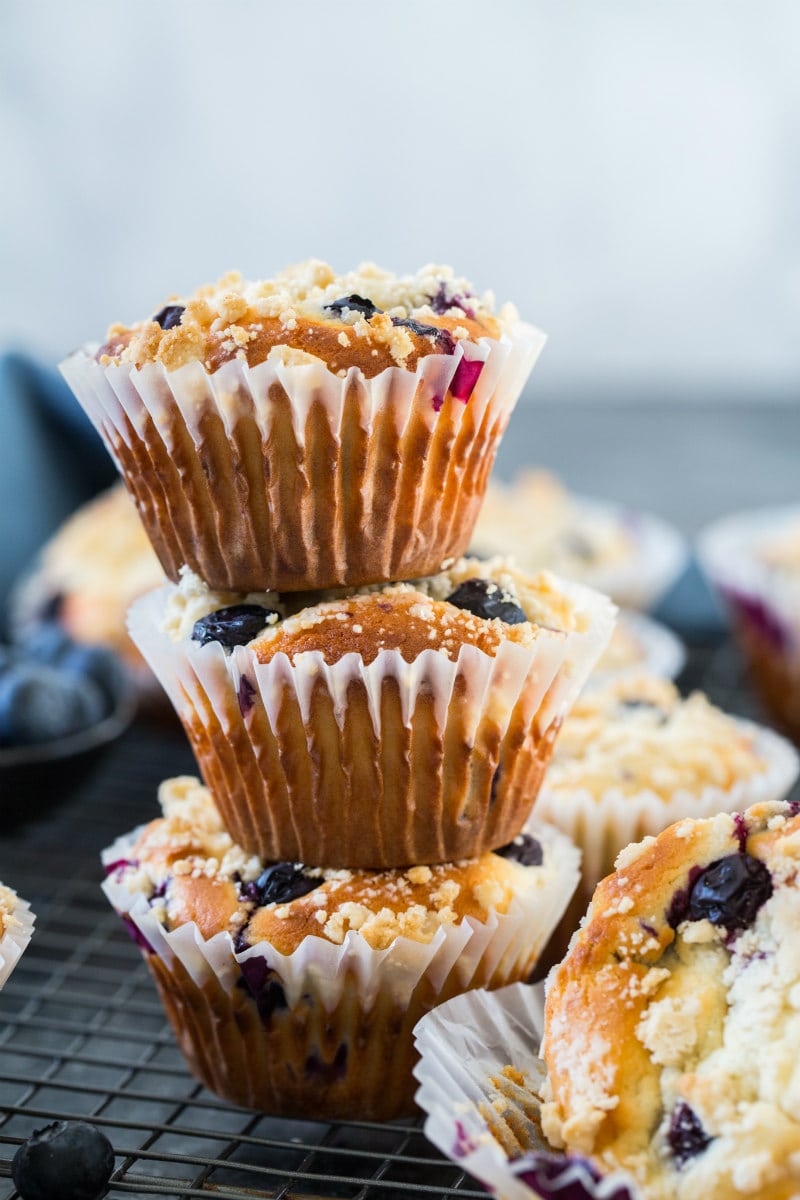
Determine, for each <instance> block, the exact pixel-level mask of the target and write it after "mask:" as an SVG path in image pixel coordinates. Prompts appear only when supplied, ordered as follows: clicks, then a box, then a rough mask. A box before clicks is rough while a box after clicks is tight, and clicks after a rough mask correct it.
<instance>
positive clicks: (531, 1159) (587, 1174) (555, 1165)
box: [511, 1153, 634, 1200]
mask: <svg viewBox="0 0 800 1200" xmlns="http://www.w3.org/2000/svg"><path fill="white" fill-rule="evenodd" d="M511 1167H512V1170H513V1173H514V1175H515V1176H516V1178H517V1179H521V1180H522V1182H523V1183H527V1185H528V1187H530V1188H531V1189H532V1190H533V1191H534V1192H535V1193H536V1195H537V1196H541V1197H543V1198H548V1197H550V1196H555V1197H557V1200H595V1198H596V1195H597V1184H598V1183H600V1181H601V1180H602V1178H603V1176H602V1175H601V1174H600V1173H599V1172H598V1171H597V1170H596V1169H595V1167H593V1166H592V1164H591V1163H590V1162H588V1161H587V1160H586V1159H585V1158H578V1157H572V1156H569V1157H564V1156H562V1155H560V1154H540V1153H534V1154H525V1155H523V1156H521V1157H520V1158H518V1159H516V1160H513V1161H512V1163H511ZM576 1169H579V1171H580V1175H581V1176H582V1177H583V1178H582V1179H581V1178H580V1177H579V1178H576V1177H575V1176H576ZM605 1200H634V1197H633V1194H632V1192H631V1190H630V1188H628V1187H626V1186H625V1185H624V1184H621V1185H620V1186H619V1187H616V1188H614V1190H613V1191H609V1192H608V1193H605Z"/></svg>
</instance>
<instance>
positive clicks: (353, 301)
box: [325, 294, 383, 321]
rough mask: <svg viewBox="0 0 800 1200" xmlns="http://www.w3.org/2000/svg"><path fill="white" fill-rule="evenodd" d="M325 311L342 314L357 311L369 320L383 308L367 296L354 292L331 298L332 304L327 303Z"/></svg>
mask: <svg viewBox="0 0 800 1200" xmlns="http://www.w3.org/2000/svg"><path fill="white" fill-rule="evenodd" d="M325 311H326V312H332V313H336V314H337V315H341V314H342V313H343V312H357V313H361V314H362V316H364V317H366V319H367V320H368V321H369V320H370V318H371V317H374V316H375V314H376V313H379V312H383V309H381V308H378V306H377V304H373V303H372V301H371V300H367V299H366V297H365V296H357V295H355V294H353V295H352V296H342V298H341V300H331V302H330V304H326V305H325Z"/></svg>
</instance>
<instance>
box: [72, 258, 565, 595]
mask: <svg viewBox="0 0 800 1200" xmlns="http://www.w3.org/2000/svg"><path fill="white" fill-rule="evenodd" d="M543 341H544V339H543V336H542V335H541V334H540V333H539V331H538V330H535V329H533V328H532V327H531V326H527V325H523V324H522V323H521V322H520V321H519V319H518V317H517V314H516V311H515V310H514V309H513V307H511V306H505V307H504V308H502V309H501V310H500V311H499V312H497V313H495V311H494V302H493V298H492V297H491V295H490V294H488V293H487V294H486V295H483V296H478V295H476V294H475V293H474V291H473V289H472V286H471V285H470V284H469V283H467V282H466V281H465V280H463V279H457V278H455V277H454V276H453V273H452V271H451V270H450V268H448V267H437V266H429V267H424V268H423V269H422V270H421V271H419V272H418V273H417V274H416V275H413V276H404V277H396V276H394V275H391V274H389V273H388V272H385V271H381V270H379V269H378V268H377V267H375V266H374V265H371V264H365V265H362V266H361V267H359V268H358V269H357V270H356V271H354V272H352V273H350V274H346V275H336V274H335V273H334V272H333V270H332V269H331V268H330V267H329V266H327V265H326V264H324V263H320V262H306V263H303V264H301V265H299V266H297V267H293V268H291V269H289V270H288V271H286V272H284V273H283V274H282V275H279V276H278V277H277V278H276V279H273V280H266V281H261V282H247V281H245V280H243V279H241V277H240V276H238V275H236V274H231V275H227V276H225V277H224V278H223V279H221V280H220V281H219V282H218V283H217V284H214V285H212V286H208V287H203V288H200V289H198V291H197V292H195V294H194V295H192V296H188V297H173V298H172V300H171V301H170V302H169V303H167V304H166V305H165V306H164V307H162V308H160V309H159V310H158V311H157V312H156V313H155V314H154V316H153V317H152V318H150V319H148V320H145V321H140V322H139V323H137V324H135V325H132V326H123V325H115V326H112V328H111V330H110V331H109V333H108V336H107V338H106V341H105V343H104V344H103V345H102V346H100V347H99V348H98V347H93V348H88V349H86V350H83V351H80V352H78V353H77V354H75V355H73V356H72V357H71V358H69V359H68V360H67V361H66V362H65V363H64V364H63V365H62V370H63V373H64V375H65V377H66V378H67V380H68V382H69V383H70V385H71V386H72V388H73V390H74V391H75V393H76V395H77V397H78V399H79V400H80V402H81V403H82V404H83V406H84V407H85V408H86V410H87V412H88V413H89V416H90V417H91V418H92V420H93V421H94V423H95V425H96V426H97V428H98V430H99V432H100V433H101V434H102V436H103V437H104V439H105V441H106V445H107V446H108V449H109V451H110V452H111V454H112V455H113V457H114V459H115V461H116V463H117V465H118V467H119V469H120V471H121V472H122V475H123V477H124V479H125V482H126V483H127V485H128V488H129V489H130V491H131V492H132V494H133V496H134V497H135V499H136V503H137V506H138V509H139V513H140V515H141V517H142V520H143V522H144V525H145V528H146V529H147V532H148V535H149V537H150V539H151V541H152V543H153V546H154V548H155V550H156V552H157V554H158V557H159V558H160V560H161V563H162V565H163V568H164V571H165V572H166V574H167V575H168V576H169V577H170V578H171V579H172V580H174V581H177V579H178V572H179V570H180V568H181V566H183V565H188V566H189V567H190V568H191V569H192V570H193V571H195V572H196V573H197V574H198V575H200V577H201V578H202V579H204V580H205V581H206V582H207V583H208V584H209V585H210V586H211V587H215V588H219V589H226V588H227V589H232V590H235V591H241V592H244V591H248V590H253V589H263V588H265V587H271V588H275V589H277V590H279V591H303V590H308V589H313V588H320V587H330V586H352V585H356V584H363V583H371V582H379V581H383V580H387V579H392V578H404V577H414V576H417V575H424V574H426V573H430V572H431V571H435V570H437V569H438V568H439V566H440V564H441V563H442V562H443V561H444V560H445V559H446V558H448V557H452V556H454V555H458V554H460V553H462V552H463V551H464V550H465V549H466V546H467V544H468V542H469V538H470V535H471V533H472V528H473V525H474V524H475V520H476V518H477V514H478V508H479V507H480V503H481V500H482V497H483V493H484V490H485V487H486V481H487V479H488V475H489V471H490V470H491V466H492V462H493V460H494V456H495V453H496V450H497V445H498V442H499V439H500V437H501V435H502V433H503V431H504V429H505V426H506V424H507V421H508V418H509V415H510V413H511V409H512V408H513V406H514V404H515V402H516V399H517V397H518V395H519V392H520V390H521V389H522V386H523V384H524V382H525V379H526V377H527V375H528V372H529V371H530V369H531V367H532V366H533V363H534V361H535V359H536V357H537V355H538V353H539V350H540V349H541V346H542V344H543Z"/></svg>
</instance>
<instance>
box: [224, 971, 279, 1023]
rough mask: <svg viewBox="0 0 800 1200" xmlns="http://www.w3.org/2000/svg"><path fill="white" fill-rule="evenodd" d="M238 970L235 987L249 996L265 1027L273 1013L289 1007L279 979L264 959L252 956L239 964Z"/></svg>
mask: <svg viewBox="0 0 800 1200" xmlns="http://www.w3.org/2000/svg"><path fill="white" fill-rule="evenodd" d="M239 970H240V971H241V978H240V979H239V980H238V981H237V986H238V987H240V988H242V989H243V990H244V991H246V992H248V993H249V994H250V996H251V997H252V999H253V1000H254V1001H255V1005H256V1008H257V1009H258V1015H259V1017H260V1018H261V1020H262V1022H263V1023H264V1024H265V1025H268V1024H269V1022H270V1021H271V1019H272V1016H273V1014H274V1013H276V1012H282V1011H283V1010H284V1009H287V1008H288V1007H289V1003H288V1001H287V999H286V992H285V991H284V990H283V985H282V984H281V981H280V978H279V977H278V975H277V974H276V973H275V971H273V969H272V967H270V965H269V964H268V962H267V960H266V959H265V958H261V957H259V956H258V955H255V954H254V955H253V956H252V957H251V958H246V959H245V960H244V962H240V963H239Z"/></svg>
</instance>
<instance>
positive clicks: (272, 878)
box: [106, 777, 557, 954]
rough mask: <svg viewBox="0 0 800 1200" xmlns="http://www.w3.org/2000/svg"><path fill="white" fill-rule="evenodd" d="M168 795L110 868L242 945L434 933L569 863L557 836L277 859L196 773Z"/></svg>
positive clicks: (379, 944) (175, 917)
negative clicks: (237, 826)
mask: <svg viewBox="0 0 800 1200" xmlns="http://www.w3.org/2000/svg"><path fill="white" fill-rule="evenodd" d="M159 800H160V802H161V806H162V810H163V813H164V816H163V817H161V818H158V819H157V820H155V821H152V822H151V823H150V824H149V825H147V826H146V827H145V828H144V829H143V830H142V831H141V832H140V833H139V836H138V838H137V840H136V842H135V844H134V845H133V847H132V849H131V850H130V855H129V857H127V858H124V859H116V860H114V861H111V862H109V863H107V865H106V872H107V874H111V875H113V876H114V879H115V881H116V882H119V883H122V884H124V886H125V887H126V888H127V889H128V890H129V891H130V892H133V893H135V892H139V893H141V894H142V895H143V896H144V897H145V898H147V899H148V900H149V903H150V907H151V911H152V913H153V915H154V916H155V917H156V918H157V919H158V920H159V921H160V922H161V924H162V925H163V926H164V927H165V928H166V929H175V928H177V927H178V926H180V925H183V924H185V923H186V922H188V921H194V922H196V923H197V926H198V927H199V929H200V932H201V933H202V934H203V936H204V937H206V938H211V937H213V936H214V935H215V934H217V933H220V932H224V931H227V932H229V933H230V934H231V936H232V938H233V940H234V947H235V949H236V950H237V951H243V950H246V949H247V948H248V947H249V946H251V945H256V944H257V943H259V942H262V941H265V942H269V943H270V944H271V945H272V946H273V947H274V948H275V949H276V950H278V951H279V952H280V953H281V954H291V953H292V952H293V951H294V950H296V949H297V948H298V946H299V945H300V943H301V942H302V941H303V940H304V939H305V938H307V937H318V938H323V939H325V940H326V941H328V942H333V943H334V944H336V945H341V944H342V942H343V941H344V939H345V936H346V934H347V933H348V932H349V931H351V930H352V931H357V932H358V934H359V935H360V936H361V937H362V938H364V940H365V941H366V942H367V943H368V944H369V945H370V946H371V947H372V948H373V949H375V950H383V949H385V948H386V947H387V946H389V945H390V944H391V943H392V942H393V941H394V939H395V938H397V937H400V936H402V937H406V938H410V939H411V940H413V941H417V942H424V943H427V942H430V941H431V939H432V938H433V937H434V935H435V934H436V931H437V930H438V929H439V928H440V927H442V926H448V925H455V924H458V923H459V922H461V921H462V920H463V919H464V918H465V917H474V918H475V919H476V920H478V921H485V920H486V918H487V917H488V916H489V914H490V912H498V913H504V912H506V911H507V910H508V907H509V905H510V904H511V901H512V899H513V898H514V896H515V895H517V894H520V893H522V892H525V891H529V890H530V889H536V888H539V887H543V886H545V884H546V883H548V882H551V881H552V878H553V876H554V873H555V872H556V870H557V867H556V864H555V861H554V859H553V858H552V856H551V854H550V851H549V849H548V845H547V844H546V843H540V842H539V841H537V840H536V839H534V838H533V837H532V836H530V835H527V834H523V835H520V836H519V837H518V838H517V839H515V841H514V842H512V843H511V844H510V845H509V846H508V847H504V848H503V849H502V850H499V851H497V852H496V853H494V854H484V855H482V856H481V857H480V858H477V859H471V860H468V861H462V862H457V863H446V864H441V865H437V866H431V867H427V866H419V867H410V868H407V869H406V870H392V871H346V870H323V869H321V868H312V867H305V866H303V865H302V864H300V863H272V864H267V863H265V862H264V861H262V860H261V859H259V858H258V857H257V856H255V855H249V854H247V853H246V852H245V851H244V850H243V849H242V848H241V847H240V846H237V845H236V844H235V843H234V842H233V841H232V840H231V837H230V835H229V834H228V833H226V832H225V829H224V828H223V825H222V821H221V819H220V816H219V813H218V811H217V809H216V807H215V806H214V803H213V800H212V798H211V794H210V792H209V791H208V789H207V788H205V787H203V786H202V785H201V784H200V783H199V782H198V781H197V780H196V779H192V778H188V777H182V778H178V779H171V780H167V781H166V782H165V783H164V784H162V785H161V789H160V792H159Z"/></svg>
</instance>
